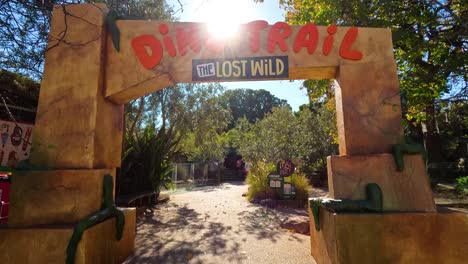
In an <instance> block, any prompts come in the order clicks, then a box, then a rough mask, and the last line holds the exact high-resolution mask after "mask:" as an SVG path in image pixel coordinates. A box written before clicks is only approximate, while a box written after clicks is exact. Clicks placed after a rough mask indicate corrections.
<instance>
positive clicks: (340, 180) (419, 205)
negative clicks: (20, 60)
mask: <svg viewBox="0 0 468 264" xmlns="http://www.w3.org/2000/svg"><path fill="white" fill-rule="evenodd" d="M404 162H405V169H404V170H403V171H402V172H399V171H398V170H397V167H396V164H395V161H394V159H393V156H392V155H391V154H374V155H362V156H348V155H344V156H329V157H328V158H327V169H328V186H329V194H328V196H329V197H330V198H335V199H351V200H361V199H365V197H366V195H365V187H366V185H367V184H368V183H377V184H378V185H379V186H380V188H381V189H382V193H383V209H384V211H411V212H435V211H436V207H435V204H434V199H433V197H432V190H431V187H430V184H429V177H428V176H427V174H426V167H425V164H424V161H423V159H422V156H421V155H405V156H404Z"/></svg>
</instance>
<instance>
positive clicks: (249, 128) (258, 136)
mask: <svg viewBox="0 0 468 264" xmlns="http://www.w3.org/2000/svg"><path fill="white" fill-rule="evenodd" d="M237 129H238V130H239V131H241V133H242V139H241V140H240V141H239V149H238V151H239V153H240V154H241V155H242V156H243V157H244V158H245V159H246V160H248V161H252V162H257V161H265V162H268V163H276V162H278V160H279V159H287V158H289V159H290V158H298V157H299V156H298V150H297V145H298V144H297V131H298V130H297V119H296V117H295V116H294V114H293V112H292V111H291V108H289V107H274V108H273V109H272V112H271V113H269V114H267V115H266V116H265V118H263V119H259V120H258V121H257V122H256V123H255V124H249V123H248V122H247V120H246V119H243V121H241V122H240V123H239V124H238V127H237Z"/></svg>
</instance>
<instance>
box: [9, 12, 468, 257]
mask: <svg viewBox="0 0 468 264" xmlns="http://www.w3.org/2000/svg"><path fill="white" fill-rule="evenodd" d="M108 12H109V10H108V9H107V7H106V6H105V5H102V4H79V5H63V6H55V7H54V12H53V17H52V23H51V31H50V35H49V44H48V49H47V52H46V62H45V69H44V75H43V79H42V84H41V94H40V100H39V106H38V113H37V119H36V124H35V128H34V136H33V139H34V142H33V148H32V152H31V159H30V162H31V164H32V165H33V167H36V168H41V170H31V171H24V172H21V173H18V174H17V175H15V176H14V177H13V183H12V186H13V188H12V192H11V203H10V217H9V228H8V229H0V252H2V254H3V255H4V256H2V261H4V260H5V259H6V263H9V262H10V263H22V262H24V263H28V262H31V261H32V260H33V259H34V262H35V263H42V262H43V263H46V262H47V263H50V262H51V261H52V262H53V261H57V263H63V261H64V259H65V249H66V245H67V243H68V241H69V239H70V237H71V232H72V227H73V226H72V227H70V226H65V227H64V226H63V224H72V225H73V224H76V223H77V222H78V221H80V220H82V219H84V218H85V217H87V216H89V215H91V214H93V213H94V212H96V211H98V210H99V209H100V208H101V205H102V197H103V187H102V182H103V178H104V175H106V174H110V175H112V176H114V177H115V169H116V168H117V167H119V166H120V161H121V148H122V144H121V142H122V128H123V104H124V103H126V102H129V101H130V100H133V99H136V98H139V97H141V96H143V95H145V94H149V93H151V92H155V91H157V90H160V89H163V88H164V87H167V86H170V85H173V84H175V83H181V82H208V81H209V82H212V81H241V80H242V81H245V80H251V81H256V80H283V79H289V80H293V79H336V88H335V94H336V112H337V125H338V137H339V152H340V156H331V157H328V160H327V163H328V175H329V189H330V194H329V196H330V197H331V198H337V199H364V198H365V195H366V194H365V186H366V184H368V183H377V184H378V185H379V186H380V188H381V189H382V192H383V196H384V200H383V210H386V211H397V212H405V214H402V213H392V214H370V215H369V214H367V215H362V214H355V215H354V216H353V215H351V216H350V215H347V214H332V213H330V212H328V211H323V210H322V211H321V213H320V218H321V221H320V224H321V231H320V232H315V231H313V230H314V229H313V228H312V229H311V242H312V254H313V255H314V257H315V258H316V260H317V262H318V263H324V262H325V263H329V262H331V263H362V261H361V262H360V261H357V259H358V258H366V257H368V256H369V258H371V260H373V263H376V262H379V261H378V260H380V259H382V258H384V259H385V258H386V257H388V256H392V257H393V258H392V259H406V260H408V261H406V262H416V261H421V260H423V261H426V262H428V263H435V262H434V261H439V262H440V259H438V258H433V259H434V261H432V259H431V258H425V254H420V255H418V256H414V255H408V252H412V250H416V249H410V248H405V249H402V248H401V247H402V246H408V247H412V246H414V247H418V252H431V253H428V254H434V252H435V251H436V252H439V251H440V252H453V251H454V250H457V249H458V250H460V248H462V247H459V246H450V243H446V244H444V243H440V244H437V245H438V247H439V248H437V249H434V248H432V247H431V246H430V245H431V244H430V243H425V242H427V241H426V239H427V240H429V239H431V240H432V239H433V237H434V236H435V237H437V236H438V234H433V232H432V231H428V232H426V231H427V230H432V229H434V230H442V229H441V228H440V225H443V224H445V223H447V221H452V222H451V223H452V224H457V223H458V224H459V222H460V221H465V222H464V223H465V224H466V220H463V217H464V216H460V215H457V214H451V217H445V218H441V217H440V215H439V214H437V213H435V205H434V202H433V200H432V195H431V190H430V187H429V183H428V178H427V175H426V173H425V165H424V162H423V160H422V158H421V156H420V155H413V156H405V158H404V162H405V169H404V170H403V171H401V172H400V171H398V170H397V168H396V165H395V163H394V160H393V157H392V155H391V154H389V153H390V152H391V150H392V145H394V144H399V143H400V140H401V138H402V127H401V108H400V97H399V86H398V78H397V70H396V64H395V61H394V57H393V49H392V38H391V31H390V30H389V29H378V28H357V27H337V26H334V25H328V26H317V25H314V24H306V25H300V26H294V25H288V24H286V23H284V22H277V23H275V24H273V25H268V24H267V23H266V22H265V21H253V22H250V23H247V24H244V25H241V26H240V29H239V31H238V33H237V34H236V35H235V36H233V37H232V38H229V39H219V38H217V37H216V36H213V35H210V34H209V31H208V30H207V29H206V25H203V24H198V23H179V22H161V21H138V20H117V22H116V23H115V24H113V23H109V24H110V25H111V26H109V27H106V23H105V21H106V15H107V13H108ZM110 22H112V21H110ZM44 169H45V170H44ZM416 211H417V212H424V213H422V214H415V213H410V212H416ZM358 216H360V217H358ZM377 218H378V220H377ZM435 218H437V221H436V220H435ZM125 219H126V221H125V227H124V233H123V239H122V240H121V241H114V240H115V232H116V231H115V222H114V221H115V219H109V220H106V221H105V222H103V223H101V224H99V225H97V226H94V227H92V228H91V229H88V230H87V231H85V233H84V235H83V238H82V240H81V242H80V244H79V246H78V251H77V254H76V261H77V262H87V263H96V262H99V263H105V262H118V261H122V260H123V259H125V258H126V256H128V254H130V252H131V251H132V250H133V247H134V236H135V210H127V211H125ZM427 219H432V220H427ZM465 219H468V218H465ZM457 221H458V222H457ZM413 222H418V225H412V224H411V223H413ZM344 223H347V225H349V224H351V225H353V226H354V227H355V228H353V229H349V230H348V229H346V226H345V225H344ZM397 224H398V228H403V229H404V230H406V231H405V234H407V235H405V239H407V241H409V242H408V243H406V244H405V243H403V244H404V245H402V244H399V243H393V242H394V241H397V240H398V239H399V238H400V237H399V236H398V232H394V231H393V230H394V227H395V225H397ZM37 225H48V226H50V227H51V228H49V229H47V228H40V229H39V228H34V227H35V226H37ZM24 227H28V229H27V231H25V229H21V228H24ZM17 228H20V229H17ZM424 228H425V229H424ZM340 230H341V231H340ZM422 230H424V232H422ZM453 230H461V229H453ZM465 230H466V228H465ZM345 231H349V232H345ZM340 232H341V233H340ZM377 233H378V234H379V235H378V236H373V235H372V234H377ZM465 233H466V232H465ZM408 235H409V237H408ZM439 235H440V234H439ZM444 235H445V236H448V237H450V236H452V235H454V236H457V235H459V234H454V232H453V231H447V233H445V234H444ZM421 236H422V237H421ZM465 237H468V235H466V236H465ZM361 238H362V239H361ZM387 238H388V239H387ZM408 239H409V240H408ZM377 240H378V241H377ZM410 242H411V243H410ZM44 244H46V245H48V246H47V247H42V246H41V245H44ZM386 245H387V246H386ZM4 247H7V248H4ZM31 247H34V248H31ZM24 248H28V251H27V252H25V251H24V250H23V249H24ZM367 248H373V249H374V250H373V251H372V252H371V251H365V252H364V251H363V250H365V249H367ZM50 249H54V250H50ZM337 249H338V250H337ZM350 250H351V251H350ZM434 250H435V251H434ZM461 250H463V249H461ZM371 253H372V254H371ZM455 253H456V252H455ZM5 254H6V256H5ZM405 254H406V255H405ZM460 255H461V256H463V254H458V255H457V254H451V255H450V256H452V257H453V258H456V257H457V256H460ZM394 256H400V258H395V257H394ZM96 259H100V260H101V261H96ZM387 259H389V258H387ZM444 261H445V262H447V260H446V259H444ZM444 261H442V262H444ZM364 262H365V263H367V262H366V261H364ZM370 262H372V261H370ZM453 262H456V259H455V260H453Z"/></svg>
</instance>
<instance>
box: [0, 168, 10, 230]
mask: <svg viewBox="0 0 468 264" xmlns="http://www.w3.org/2000/svg"><path fill="white" fill-rule="evenodd" d="M10 175H11V173H0V224H3V223H6V222H7V221H8V205H9V203H10Z"/></svg>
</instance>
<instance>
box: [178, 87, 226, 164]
mask: <svg viewBox="0 0 468 264" xmlns="http://www.w3.org/2000/svg"><path fill="white" fill-rule="evenodd" d="M196 86H197V87H199V88H198V90H197V91H196V92H195V93H193V95H192V96H193V98H194V102H195V104H194V106H195V107H194V108H193V109H192V112H191V114H190V121H189V123H190V128H189V131H188V132H187V133H186V134H185V135H184V137H183V139H182V143H181V152H183V153H184V154H186V155H187V156H188V157H189V158H190V159H191V160H192V161H205V160H222V158H223V157H224V154H225V150H226V147H227V138H226V135H225V132H224V131H225V130H226V129H227V126H228V124H229V123H230V122H231V119H232V117H231V112H230V110H229V109H226V108H224V107H223V106H222V105H221V103H220V98H219V96H220V94H221V92H222V91H223V90H224V87H222V86H221V85H219V84H215V83H211V84H206V85H199V84H198V85H196Z"/></svg>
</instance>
